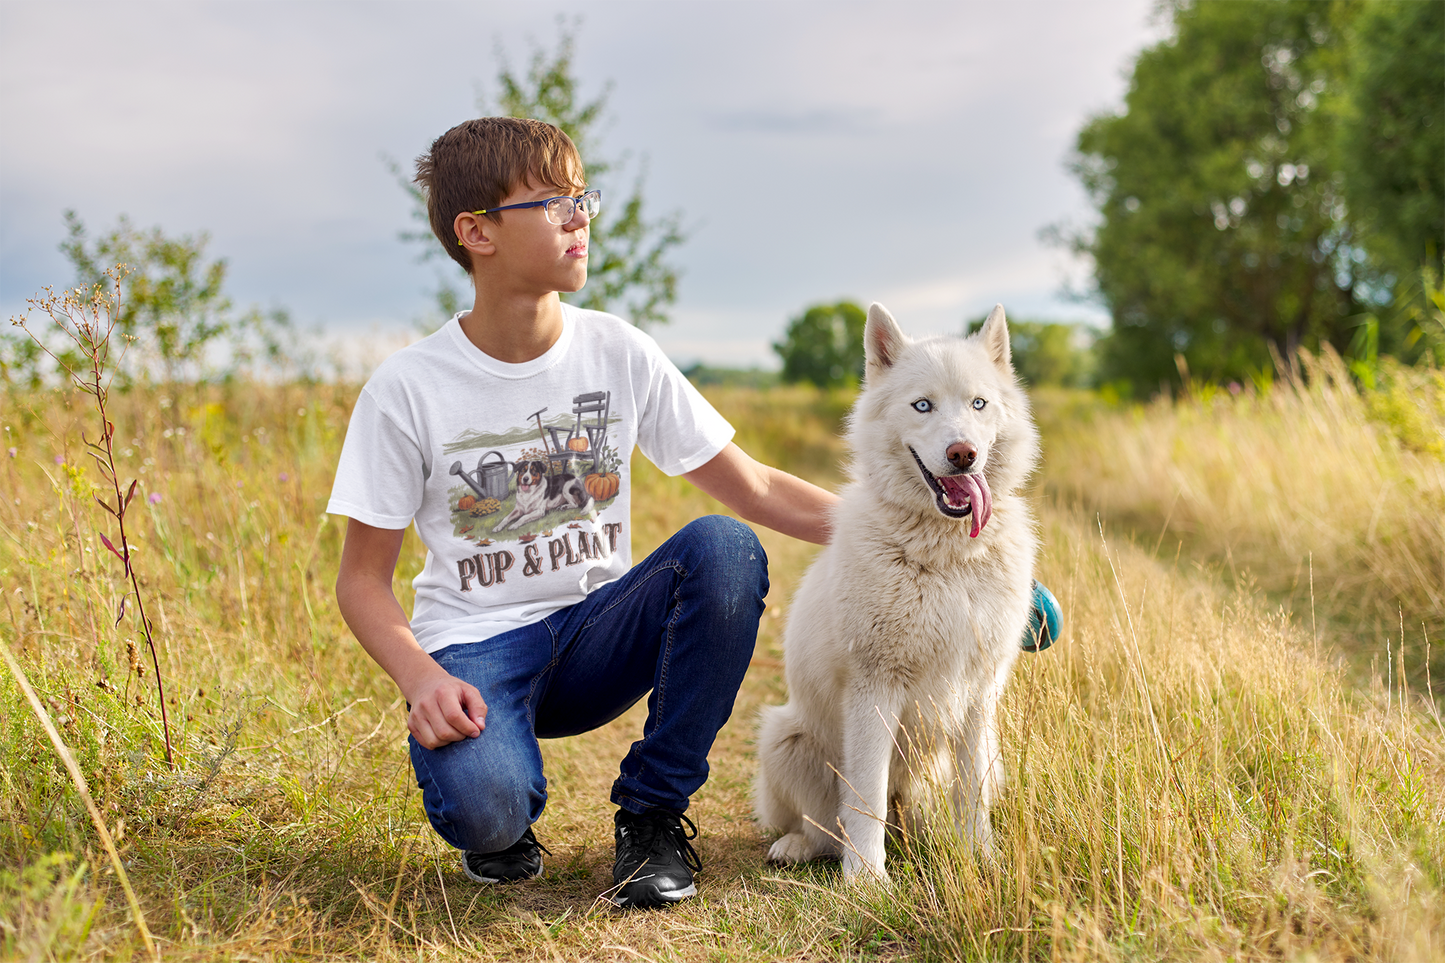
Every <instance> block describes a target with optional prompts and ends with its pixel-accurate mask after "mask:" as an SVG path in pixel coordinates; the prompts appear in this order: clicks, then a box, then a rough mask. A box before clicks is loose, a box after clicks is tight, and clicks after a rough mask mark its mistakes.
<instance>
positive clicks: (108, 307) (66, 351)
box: [10, 264, 175, 766]
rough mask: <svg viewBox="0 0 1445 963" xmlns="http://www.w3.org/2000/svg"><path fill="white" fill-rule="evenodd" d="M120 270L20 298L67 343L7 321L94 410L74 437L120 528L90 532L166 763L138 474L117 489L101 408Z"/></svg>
mask: <svg viewBox="0 0 1445 963" xmlns="http://www.w3.org/2000/svg"><path fill="white" fill-rule="evenodd" d="M126 273H128V272H127V269H126V266H125V265H123V264H118V265H116V266H115V267H113V268H110V269H109V270H107V271H106V272H105V276H106V278H107V281H108V283H107V284H96V285H94V286H93V287H92V288H91V289H90V290H89V292H87V291H86V289H84V288H67V289H65V290H63V291H61V292H60V293H58V294H57V293H56V292H55V290H54V289H53V288H50V287H46V288H45V289H44V293H43V294H41V295H39V296H37V297H33V298H27V299H26V303H28V304H29V305H30V306H31V308H32V309H37V310H39V311H42V312H44V313H45V314H46V315H47V316H49V318H50V320H51V321H53V322H54V324H55V327H56V328H58V329H59V330H60V332H61V333H62V334H63V335H64V337H65V339H66V340H68V341H69V342H70V345H69V346H67V347H65V348H62V349H53V348H52V347H51V346H50V344H49V343H48V342H47V341H46V339H45V338H43V337H41V336H40V335H39V334H37V333H36V332H34V331H32V330H31V329H30V328H29V327H28V326H27V325H26V323H25V318H11V319H10V323H11V324H13V325H15V326H16V327H18V328H20V329H21V330H22V331H24V332H25V333H26V334H27V335H29V336H30V339H31V340H32V341H34V342H35V343H36V344H37V345H38V346H39V347H40V350H41V351H44V352H45V354H46V355H48V356H49V357H50V358H51V360H53V361H54V362H55V364H56V365H57V367H58V368H59V369H60V370H61V371H64V372H65V374H66V376H67V377H69V378H70V381H71V383H72V384H73V385H75V387H76V388H77V389H79V390H80V391H82V392H84V393H85V394H87V395H89V396H90V397H91V398H92V399H93V400H94V402H95V410H96V412H97V413H99V415H100V424H101V431H100V440H99V442H93V441H91V440H90V439H88V438H86V437H85V433H84V432H82V433H81V436H80V437H81V440H82V441H84V442H85V447H86V450H87V453H88V454H89V455H90V457H91V458H93V459H95V462H96V464H97V465H99V466H100V473H101V475H102V476H104V478H105V480H106V481H107V482H109V483H110V489H111V494H112V495H113V496H114V499H115V501H114V504H112V503H110V502H107V501H106V500H105V499H104V498H101V497H100V495H99V494H98V493H97V494H96V496H95V500H96V502H97V503H98V504H99V505H100V507H101V508H104V509H105V510H106V511H107V512H108V513H109V514H110V515H111V517H112V518H114V519H115V521H116V525H117V526H118V527H119V529H120V538H119V542H120V547H119V548H117V547H116V545H115V543H114V542H112V541H111V540H110V539H109V538H108V537H107V536H106V534H105V533H104V532H100V531H97V533H96V534H98V535H99V536H100V541H101V543H102V544H104V545H105V547H106V548H107V549H109V550H110V552H111V554H113V555H115V557H116V558H118V559H120V562H121V564H122V565H123V566H125V574H126V577H127V578H129V579H130V591H129V592H127V593H125V594H124V595H122V596H121V600H120V605H119V606H118V608H117V611H116V615H115V624H116V625H117V626H118V625H120V623H121V622H122V621H123V620H124V619H125V616H126V608H127V604H128V603H129V602H131V600H132V599H133V600H134V603H135V609H136V616H137V618H139V620H140V626H141V630H142V631H143V632H144V633H145V640H146V646H147V647H148V648H149V649H150V654H151V666H152V668H153V669H154V670H155V677H156V696H157V699H158V700H159V702H160V707H161V729H162V731H163V733H164V735H165V744H166V764H167V765H171V766H174V764H175V762H174V758H173V755H172V752H171V725H170V719H169V717H168V715H167V713H166V690H165V682H164V680H163V679H162V678H161V664H160V658H159V657H158V656H157V654H156V644H155V638H154V636H153V634H152V631H151V620H150V618H149V617H148V616H147V615H146V611H145V599H144V598H143V596H142V595H141V590H140V580H139V577H138V576H137V575H136V571H135V565H134V564H133V563H132V561H131V550H130V543H129V541H128V539H127V537H126V531H125V515H126V510H127V509H128V508H129V507H130V503H131V499H133V498H135V494H136V491H137V489H138V488H139V487H140V480H139V479H132V480H131V482H130V484H129V485H127V486H126V488H125V491H124V493H122V491H121V483H120V476H119V475H118V474H117V473H116V469H115V450H114V441H115V424H114V423H113V422H112V421H111V420H110V418H109V416H108V415H107V413H106V401H107V399H108V397H109V394H110V385H111V381H112V380H113V378H114V369H113V367H112V365H111V347H112V345H111V336H112V335H113V334H114V333H115V329H116V323H117V320H118V318H119V317H120V313H121V311H120V308H121V294H120V282H121V278H123V277H125V275H126ZM123 353H124V350H123V349H122V354H123ZM116 360H117V361H118V360H119V359H118V358H117V359H116Z"/></svg>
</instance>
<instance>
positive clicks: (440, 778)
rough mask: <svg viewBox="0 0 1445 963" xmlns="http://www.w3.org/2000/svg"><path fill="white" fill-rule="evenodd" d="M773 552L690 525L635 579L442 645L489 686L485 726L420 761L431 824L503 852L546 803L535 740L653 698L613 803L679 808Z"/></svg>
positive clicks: (738, 532)
mask: <svg viewBox="0 0 1445 963" xmlns="http://www.w3.org/2000/svg"><path fill="white" fill-rule="evenodd" d="M767 593H768V559H767V555H765V554H764V552H763V548H762V546H761V545H760V544H759V543H758V539H757V536H756V535H754V534H753V532H752V530H751V529H749V528H748V527H747V526H745V525H742V524H739V523H738V522H736V521H734V520H732V519H730V518H726V517H723V516H718V515H713V516H709V517H707V518H701V519H698V520H697V521H695V522H692V523H691V524H689V525H688V526H687V527H685V528H684V529H683V530H682V531H680V532H678V533H677V534H676V535H674V536H673V537H672V538H670V539H668V541H667V542H665V543H664V544H663V545H662V546H661V547H660V548H658V550H657V551H655V552H653V553H652V554H651V555H649V556H648V557H647V559H646V560H645V561H643V562H642V563H640V564H638V565H634V566H633V567H632V569H631V571H629V572H628V573H627V574H626V575H624V576H623V577H622V578H620V579H618V580H617V581H615V582H611V583H609V584H607V585H604V586H603V587H601V588H599V589H597V590H596V591H594V592H592V594H590V595H589V596H587V598H586V599H584V600H583V601H581V602H578V603H577V604H576V605H573V606H570V607H568V608H565V609H562V610H561V611H558V612H554V613H553V614H552V615H549V616H547V617H546V618H544V619H542V620H541V621H539V622H536V623H534V624H532V625H529V626H526V627H525V628H521V629H516V630H514V631H511V632H506V633H503V634H502V635H498V636H494V637H492V638H490V639H485V640H483V641H481V642H473V643H469V644H464V645H452V646H448V647H447V648H445V649H442V650H441V651H439V652H437V653H435V655H434V658H435V659H436V661H437V663H438V664H439V665H441V667H442V668H444V669H446V670H447V671H448V672H450V673H451V674H452V675H454V676H456V677H457V678H459V679H464V680H465V681H467V682H470V683H471V684H472V685H474V686H476V687H477V688H478V689H479V690H481V693H482V698H483V699H484V700H486V703H487V718H486V728H485V729H483V730H482V734H481V735H480V736H478V737H477V738H475V739H463V740H461V741H460V742H453V743H450V744H448V745H445V746H442V747H441V748H440V749H425V748H423V747H422V746H421V744H420V743H418V742H417V741H416V739H415V738H413V739H411V762H412V766H413V768H415V770H416V778H417V783H418V784H419V785H420V786H421V790H422V803H423V805H424V806H425V808H426V814H427V818H428V819H429V820H431V824H432V826H433V827H434V828H435V829H436V831H437V832H438V833H439V834H440V835H441V837H442V838H443V839H445V840H446V841H447V842H448V843H450V844H451V845H452V846H455V847H456V848H457V849H468V850H474V851H478V852H495V851H497V850H499V849H505V848H507V847H508V846H510V845H511V844H512V843H514V842H516V841H517V840H518V839H520V838H521V836H522V833H523V832H525V831H526V829H527V827H528V826H530V825H532V823H534V822H535V821H536V820H537V817H539V816H541V815H542V809H543V807H544V806H545V805H546V804H547V780H546V778H545V777H544V776H543V774H542V751H541V747H540V746H539V745H538V742H537V740H538V739H539V738H541V739H551V738H557V737H560V736H571V735H576V734H577V733H580V732H586V731H588V730H590V729H596V728H597V727H598V726H601V725H604V724H605V723H607V722H610V721H612V720H613V719H615V718H617V717H618V716H619V715H621V714H622V713H623V712H625V711H626V710H627V709H628V708H630V707H631V706H632V705H633V704H634V703H636V702H637V701H638V700H639V699H641V698H642V697H643V696H644V695H647V693H648V691H649V690H651V695H649V696H648V700H647V722H646V724H645V725H644V726H643V729H642V738H641V739H639V740H638V741H637V742H634V743H633V744H632V749H631V751H630V752H628V754H627V757H626V758H625V759H623V760H622V766H621V769H622V771H621V775H619V776H618V778H617V781H616V782H614V783H613V784H612V801H613V802H614V803H616V804H617V805H618V806H621V807H622V808H623V809H627V810H629V811H631V812H634V813H640V812H644V811H645V810H648V809H651V808H654V807H664V808H667V809H675V810H677V811H678V812H682V811H683V810H685V809H686V808H687V804H688V798H689V797H690V796H691V795H692V794H693V793H694V792H696V791H697V790H698V788H699V787H700V786H702V784H703V782H704V781H706V779H707V773H708V765H707V754H708V750H709V749H711V748H712V743H713V740H714V739H715V738H716V737H717V733H718V730H719V729H721V728H722V726H723V723H725V722H727V720H728V716H730V715H731V714H732V709H733V700H734V699H735V698H736V696H737V691H738V687H739V686H740V685H742V681H743V676H744V675H745V674H746V672H747V667H748V661H749V660H750V659H751V658H752V652H753V644H754V643H755V642H756V640H757V633H758V619H759V618H761V616H762V614H763V597H764V596H766V595H767Z"/></svg>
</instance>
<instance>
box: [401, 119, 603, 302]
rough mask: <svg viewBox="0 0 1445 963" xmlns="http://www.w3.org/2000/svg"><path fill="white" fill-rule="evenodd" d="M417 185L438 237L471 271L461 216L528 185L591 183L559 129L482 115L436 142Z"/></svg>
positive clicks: (422, 162)
mask: <svg viewBox="0 0 1445 963" xmlns="http://www.w3.org/2000/svg"><path fill="white" fill-rule="evenodd" d="M416 183H417V184H418V185H420V187H421V189H422V193H423V194H424V195H425V196H426V212H427V217H428V218H429V219H430V220H431V229H432V233H433V234H435V235H436V236H437V240H439V241H441V242H442V247H443V248H445V249H446V252H447V254H448V255H449V256H450V257H451V258H452V260H454V261H456V262H457V263H458V264H460V265H461V266H462V268H463V269H465V270H466V271H467V272H468V273H471V270H472V259H471V254H470V252H468V251H467V249H466V248H464V247H462V246H461V245H460V244H458V243H457V233H456V228H455V226H454V225H455V222H456V219H457V215H458V214H461V213H462V212H464V211H478V210H484V209H486V208H489V207H496V206H497V205H498V204H500V203H501V202H502V200H503V199H504V198H505V197H506V196H507V195H508V194H510V193H512V192H513V191H515V190H516V189H517V188H519V187H521V186H522V185H523V184H529V183H530V184H535V185H537V186H538V187H545V186H555V187H558V188H561V189H563V190H572V189H576V190H581V189H582V188H583V187H585V186H586V184H587V180H586V174H585V172H584V171H583V169H582V157H581V155H579V154H578V153H577V147H576V145H575V144H573V143H572V139H571V138H570V137H568V136H567V135H566V134H564V133H563V132H562V131H561V130H559V129H558V128H556V127H553V126H552V125H551V124H547V123H543V122H542V121H540V120H522V119H520V118H516V117H478V118H476V119H475V120H468V121H464V122H463V123H460V124H458V125H457V126H455V127H453V128H452V129H451V130H449V131H447V132H446V133H445V134H442V135H441V136H440V137H438V138H437V139H436V140H434V141H432V145H431V149H430V150H429V151H427V152H426V153H425V154H422V155H421V156H420V157H418V158H417V159H416ZM486 216H487V217H491V218H495V219H498V220H500V219H501V215H500V214H488V215H486Z"/></svg>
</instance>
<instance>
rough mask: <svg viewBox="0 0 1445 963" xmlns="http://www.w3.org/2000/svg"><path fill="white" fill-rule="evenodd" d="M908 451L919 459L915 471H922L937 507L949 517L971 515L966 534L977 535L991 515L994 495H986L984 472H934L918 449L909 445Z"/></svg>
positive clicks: (971, 536)
mask: <svg viewBox="0 0 1445 963" xmlns="http://www.w3.org/2000/svg"><path fill="white" fill-rule="evenodd" d="M908 453H909V454H911V455H912V456H913V460H914V461H916V462H918V470H919V471H921V472H923V480H924V481H926V482H928V487H929V488H931V489H932V490H933V497H934V501H935V502H937V504H938V510H939V511H940V512H943V514H945V515H947V516H948V517H949V518H962V517H963V516H965V515H971V516H972V518H971V519H970V521H971V522H972V525H971V527H970V529H969V532H968V535H969V537H970V538H978V533H979V532H981V531H983V527H984V526H985V525H987V524H988V520H989V516H991V515H992V514H993V496H992V495H990V494H989V491H988V482H986V481H984V478H983V475H982V474H981V473H978V472H971V473H967V474H961V475H935V474H934V473H933V472H931V471H929V470H928V466H927V465H925V464H923V459H922V458H919V457H918V452H916V451H914V450H913V448H912V446H909V448H908Z"/></svg>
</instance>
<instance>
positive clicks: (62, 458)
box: [55, 455, 65, 465]
mask: <svg viewBox="0 0 1445 963" xmlns="http://www.w3.org/2000/svg"><path fill="white" fill-rule="evenodd" d="M55 463H56V464H57V465H63V464H65V456H64V455H56V456H55Z"/></svg>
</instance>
